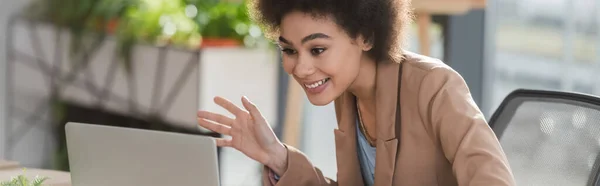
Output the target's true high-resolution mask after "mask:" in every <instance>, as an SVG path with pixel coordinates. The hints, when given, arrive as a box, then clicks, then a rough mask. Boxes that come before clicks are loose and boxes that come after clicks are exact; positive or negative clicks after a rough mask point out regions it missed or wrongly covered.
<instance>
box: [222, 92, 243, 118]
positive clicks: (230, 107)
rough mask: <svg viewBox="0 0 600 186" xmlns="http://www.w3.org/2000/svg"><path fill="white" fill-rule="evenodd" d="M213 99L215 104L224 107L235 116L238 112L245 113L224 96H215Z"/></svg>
mask: <svg viewBox="0 0 600 186" xmlns="http://www.w3.org/2000/svg"><path fill="white" fill-rule="evenodd" d="M214 101H215V103H216V104H217V105H219V106H221V107H223V108H225V109H226V110H227V111H229V112H231V113H232V114H233V115H235V116H239V115H240V114H242V113H245V111H244V110H242V109H241V108H240V107H238V106H236V105H235V104H233V103H231V101H229V100H227V99H225V98H222V97H218V96H217V97H215V99H214Z"/></svg>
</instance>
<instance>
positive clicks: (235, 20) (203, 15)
mask: <svg viewBox="0 0 600 186" xmlns="http://www.w3.org/2000/svg"><path fill="white" fill-rule="evenodd" d="M197 7H199V13H198V16H197V17H196V18H195V21H196V22H197V23H198V25H199V26H200V31H201V35H202V37H203V40H202V45H201V46H202V47H236V46H245V47H255V46H257V44H258V43H259V42H260V41H261V39H262V33H261V30H260V28H259V27H258V26H257V25H255V24H254V23H252V21H251V20H250V17H249V15H248V10H247V8H246V2H245V1H240V2H230V1H221V2H217V1H207V2H202V3H198V5H197Z"/></svg>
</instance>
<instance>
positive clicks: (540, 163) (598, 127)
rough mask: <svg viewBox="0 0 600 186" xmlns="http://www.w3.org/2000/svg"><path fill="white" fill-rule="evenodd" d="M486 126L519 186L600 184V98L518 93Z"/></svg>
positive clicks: (533, 92) (570, 94)
mask: <svg viewBox="0 0 600 186" xmlns="http://www.w3.org/2000/svg"><path fill="white" fill-rule="evenodd" d="M489 124H490V127H492V129H493V130H494V132H495V133H496V135H497V137H498V139H499V141H500V144H501V145H502V148H503V149H504V152H505V153H506V156H507V158H508V161H509V164H510V166H511V169H512V171H513V174H514V176H515V180H516V182H517V185H527V186H536V185H543V186H551V185H560V186H562V185H569V186H571V185H572V186H586V185H589V186H595V185H600V181H599V180H598V179H599V178H598V173H599V172H598V171H599V167H600V154H599V152H600V97H595V96H590V95H583V94H578V93H567V92H556V91H541V90H523V89H521V90H516V91H514V92H512V93H511V94H509V95H508V96H507V97H506V98H505V99H504V101H503V102H502V104H501V105H500V106H499V108H498V109H497V110H496V112H495V113H494V115H492V118H490V121H489Z"/></svg>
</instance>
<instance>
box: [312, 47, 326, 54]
mask: <svg viewBox="0 0 600 186" xmlns="http://www.w3.org/2000/svg"><path fill="white" fill-rule="evenodd" d="M323 52H325V48H313V49H311V50H310V53H312V54H313V55H319V54H321V53H323Z"/></svg>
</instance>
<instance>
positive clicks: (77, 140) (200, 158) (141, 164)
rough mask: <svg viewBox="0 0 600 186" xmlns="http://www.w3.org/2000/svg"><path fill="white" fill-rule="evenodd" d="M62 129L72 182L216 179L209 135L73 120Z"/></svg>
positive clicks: (99, 185) (125, 184)
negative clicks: (65, 140)
mask: <svg viewBox="0 0 600 186" xmlns="http://www.w3.org/2000/svg"><path fill="white" fill-rule="evenodd" d="M65 130H66V137H67V149H68V155H69V166H70V169H71V182H72V185H73V186H108V185H110V186H165V185H207V186H217V185H219V171H218V161H217V148H216V144H215V140H214V139H213V138H211V137H205V136H197V135H188V134H179V133H171V132H159V131H150V130H141V129H132V128H121V127H110V126H101V125H93V124H84V123H73V122H70V123H67V125H66V126H65Z"/></svg>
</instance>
